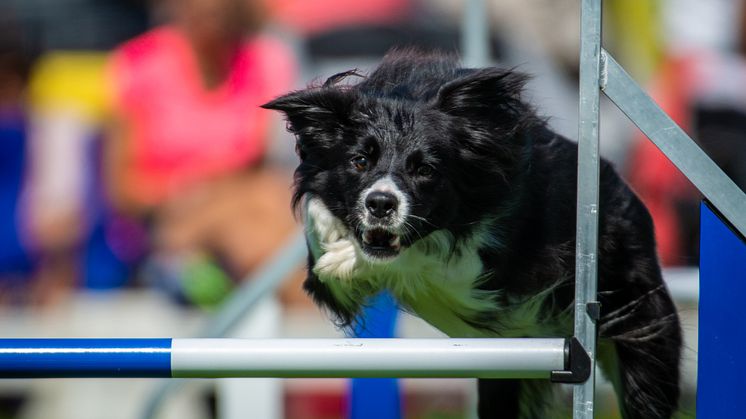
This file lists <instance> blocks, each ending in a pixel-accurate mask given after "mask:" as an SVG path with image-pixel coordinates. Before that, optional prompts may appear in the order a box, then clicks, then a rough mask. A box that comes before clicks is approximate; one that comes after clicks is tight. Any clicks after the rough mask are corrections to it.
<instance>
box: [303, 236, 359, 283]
mask: <svg viewBox="0 0 746 419" xmlns="http://www.w3.org/2000/svg"><path fill="white" fill-rule="evenodd" d="M323 247H324V251H325V253H324V254H323V255H322V256H321V257H320V258H319V259H318V260H317V261H316V264H315V265H314V267H313V272H314V273H315V274H316V275H318V276H319V278H322V279H325V278H329V277H332V278H338V279H341V280H348V279H350V278H352V277H353V276H354V275H355V271H356V268H357V267H358V256H357V252H356V251H355V245H354V244H353V243H352V241H351V240H350V239H340V240H337V241H334V242H331V243H326V244H324V245H323Z"/></svg>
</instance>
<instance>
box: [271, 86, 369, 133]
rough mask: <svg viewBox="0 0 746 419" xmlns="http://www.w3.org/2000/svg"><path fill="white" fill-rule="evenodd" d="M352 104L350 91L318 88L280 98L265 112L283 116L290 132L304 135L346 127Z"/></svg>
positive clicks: (272, 102)
mask: <svg viewBox="0 0 746 419" xmlns="http://www.w3.org/2000/svg"><path fill="white" fill-rule="evenodd" d="M353 100H354V98H353V97H352V94H351V92H349V91H348V90H344V89H339V88H335V87H315V88H309V89H305V90H299V91H296V92H292V93H289V94H287V95H284V96H280V97H278V98H277V99H275V100H273V101H271V102H268V103H265V104H264V105H262V108H264V109H271V110H276V111H281V112H283V113H284V114H285V117H286V118H287V121H288V123H289V124H288V130H290V132H292V133H294V134H296V135H303V134H312V133H314V132H318V131H319V130H328V129H334V128H336V127H341V126H343V125H344V124H345V123H346V122H348V120H349V115H350V108H351V106H352V102H353Z"/></svg>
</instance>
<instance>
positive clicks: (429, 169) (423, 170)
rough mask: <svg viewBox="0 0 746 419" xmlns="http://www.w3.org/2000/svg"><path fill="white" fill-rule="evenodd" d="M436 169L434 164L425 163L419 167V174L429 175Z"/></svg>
mask: <svg viewBox="0 0 746 419" xmlns="http://www.w3.org/2000/svg"><path fill="white" fill-rule="evenodd" d="M434 171H435V169H433V167H432V166H430V165H429V164H423V165H422V166H420V167H418V168H417V175H418V176H422V177H427V176H430V175H432V174H433V172H434Z"/></svg>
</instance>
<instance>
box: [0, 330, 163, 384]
mask: <svg viewBox="0 0 746 419" xmlns="http://www.w3.org/2000/svg"><path fill="white" fill-rule="evenodd" d="M62 377H171V339H0V378H62Z"/></svg>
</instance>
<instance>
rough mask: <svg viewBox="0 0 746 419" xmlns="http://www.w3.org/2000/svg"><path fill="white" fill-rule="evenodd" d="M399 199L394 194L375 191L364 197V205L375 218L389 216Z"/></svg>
mask: <svg viewBox="0 0 746 419" xmlns="http://www.w3.org/2000/svg"><path fill="white" fill-rule="evenodd" d="M397 205H399V201H398V200H397V199H396V196H394V195H393V194H390V193H388V192H380V191H375V192H371V193H369V194H368V196H367V197H365V207H366V208H368V211H370V213H371V214H373V216H374V217H377V218H383V217H386V216H389V215H391V214H393V213H394V211H396V207H397Z"/></svg>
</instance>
